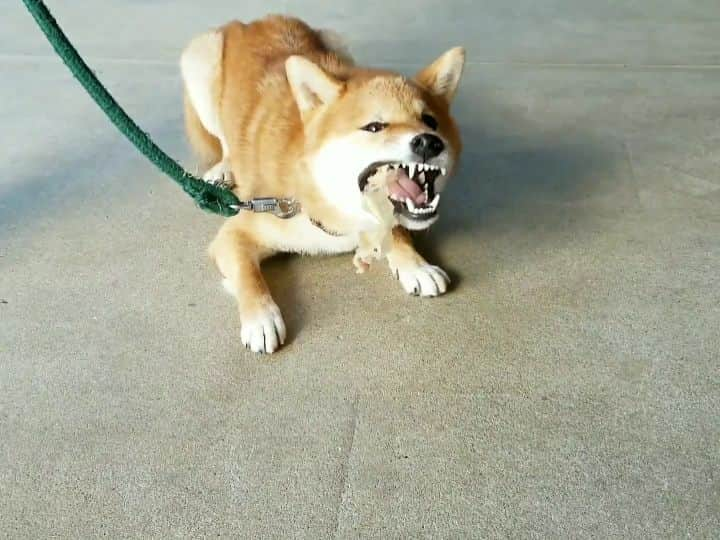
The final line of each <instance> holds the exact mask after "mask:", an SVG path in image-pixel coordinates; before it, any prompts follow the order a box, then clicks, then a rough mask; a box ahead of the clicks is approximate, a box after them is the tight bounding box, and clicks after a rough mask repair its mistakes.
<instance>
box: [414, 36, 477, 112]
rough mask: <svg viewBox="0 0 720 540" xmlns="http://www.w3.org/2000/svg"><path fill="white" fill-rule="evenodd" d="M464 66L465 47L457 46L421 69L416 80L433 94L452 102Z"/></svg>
mask: <svg viewBox="0 0 720 540" xmlns="http://www.w3.org/2000/svg"><path fill="white" fill-rule="evenodd" d="M464 66H465V49H463V48H462V47H455V48H454V49H450V50H449V51H447V52H446V53H445V54H443V55H442V56H441V57H440V58H438V59H437V60H435V61H434V62H433V63H432V64H430V65H429V66H427V67H426V68H424V69H423V70H422V71H420V72H419V73H418V74H417V75H416V76H415V80H416V81H417V82H419V83H420V84H421V85H422V86H423V87H425V88H427V89H428V90H429V91H430V92H431V93H432V94H434V95H436V96H439V97H441V98H444V99H445V101H447V102H448V103H450V102H451V101H452V99H453V97H454V96H455V92H456V91H457V87H458V83H459V82H460V77H461V76H462V72H463V67H464Z"/></svg>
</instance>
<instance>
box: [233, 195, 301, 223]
mask: <svg viewBox="0 0 720 540" xmlns="http://www.w3.org/2000/svg"><path fill="white" fill-rule="evenodd" d="M237 208H238V210H250V211H251V212H256V213H266V212H267V213H270V214H272V215H274V216H275V217H279V218H280V219H288V218H291V217H293V216H295V215H297V213H298V212H300V203H298V202H297V201H296V200H295V199H276V198H275V197H259V198H257V199H250V200H249V201H247V202H244V203H243V204H242V205H241V206H238V207H237Z"/></svg>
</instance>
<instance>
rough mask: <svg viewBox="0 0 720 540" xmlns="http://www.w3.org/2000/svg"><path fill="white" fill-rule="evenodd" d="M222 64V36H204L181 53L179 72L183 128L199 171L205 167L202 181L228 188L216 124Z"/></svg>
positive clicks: (225, 149) (228, 170)
mask: <svg viewBox="0 0 720 540" xmlns="http://www.w3.org/2000/svg"><path fill="white" fill-rule="evenodd" d="M222 60H223V34H222V32H221V31H219V30H218V31H212V32H206V33H205V34H201V35H199V36H197V37H196V38H194V39H193V40H192V41H191V42H190V44H189V45H188V46H187V48H186V49H185V50H184V51H183V53H182V56H181V57H180V70H181V72H182V77H183V81H184V83H185V128H186V130H187V134H188V139H189V140H190V144H191V145H192V147H193V149H194V150H195V152H196V153H197V154H198V156H199V158H200V160H201V161H202V165H203V167H208V170H207V171H206V172H205V174H204V176H203V178H204V179H205V180H207V181H210V182H214V183H217V182H222V183H225V184H232V183H233V179H232V172H231V168H230V157H229V151H228V145H227V142H226V140H225V136H224V135H223V132H222V129H221V122H220V98H221V95H220V94H221V82H222Z"/></svg>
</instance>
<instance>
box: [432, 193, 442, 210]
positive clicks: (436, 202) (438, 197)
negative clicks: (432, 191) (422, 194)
mask: <svg viewBox="0 0 720 540" xmlns="http://www.w3.org/2000/svg"><path fill="white" fill-rule="evenodd" d="M439 202H440V194H439V193H438V194H437V195H435V198H434V199H433V200H432V202H431V203H430V208H432V209H433V211H435V210H436V209H437V207H438V203H439Z"/></svg>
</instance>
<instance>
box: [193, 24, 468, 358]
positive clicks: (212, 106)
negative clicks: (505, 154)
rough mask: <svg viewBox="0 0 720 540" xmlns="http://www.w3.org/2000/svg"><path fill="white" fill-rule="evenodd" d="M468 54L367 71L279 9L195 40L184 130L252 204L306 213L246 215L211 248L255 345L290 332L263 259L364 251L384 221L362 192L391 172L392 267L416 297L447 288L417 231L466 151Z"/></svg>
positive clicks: (245, 336) (229, 223)
mask: <svg viewBox="0 0 720 540" xmlns="http://www.w3.org/2000/svg"><path fill="white" fill-rule="evenodd" d="M464 61H465V54H464V51H463V49H461V48H454V49H451V50H449V51H448V52H446V53H445V54H443V55H442V56H440V57H439V58H438V59H437V60H435V61H434V62H433V63H431V64H430V65H429V66H428V67H426V68H425V69H423V70H421V71H420V72H419V73H418V74H417V75H416V76H415V77H414V78H406V77H403V76H401V75H399V74H396V73H392V72H388V71H382V70H375V69H367V68H361V67H357V66H355V65H354V63H353V61H352V58H351V57H350V55H349V54H348V52H347V51H346V50H345V48H344V47H343V46H342V44H341V41H340V40H339V39H338V37H337V35H335V34H333V33H331V32H328V31H318V30H314V29H312V28H310V27H309V26H308V25H307V24H305V23H304V22H302V21H300V20H298V19H294V18H288V17H281V16H271V17H268V18H265V19H263V20H260V21H256V22H253V23H250V24H243V23H240V22H231V23H229V24H227V25H226V26H224V27H222V28H220V29H217V30H215V31H210V32H207V33H204V34H202V35H200V36H198V37H196V38H195V39H193V40H192V41H191V43H190V44H189V45H188V47H187V48H186V49H185V51H184V52H183V54H182V57H181V62H180V64H181V71H182V75H183V80H184V83H185V118H186V128H187V134H188V137H189V140H190V143H191V145H192V147H193V148H194V150H195V152H196V153H197V154H198V156H199V158H200V159H201V160H202V162H203V165H204V166H207V167H208V169H207V173H206V174H205V178H206V179H216V178H225V179H231V180H232V181H233V182H234V192H235V193H236V195H237V196H238V197H239V198H240V199H241V200H247V199H251V198H253V197H278V198H291V199H293V200H295V201H297V202H298V203H299V206H300V209H301V210H300V212H299V213H298V214H297V215H295V216H294V217H292V218H290V219H280V218H278V217H276V216H274V215H272V214H263V213H253V212H245V211H241V212H240V213H239V214H238V215H236V216H234V217H232V218H229V219H228V220H226V221H225V223H224V224H223V226H222V227H221V229H220V231H219V232H218V234H217V236H216V238H215V239H214V240H213V242H212V244H211V245H210V248H209V253H210V256H211V257H212V259H213V260H214V261H215V263H216V265H217V267H218V268H219V270H220V272H221V273H222V275H223V277H224V285H225V287H226V288H227V289H228V291H230V292H231V293H232V294H233V295H234V296H235V297H236V299H237V302H238V306H239V310H240V324H241V329H240V335H241V340H242V343H243V344H244V345H245V346H246V347H247V348H249V349H251V350H253V351H255V352H264V353H272V352H273V351H275V350H276V349H278V348H279V347H280V346H281V345H282V344H283V342H284V341H285V324H284V322H283V318H282V315H281V314H280V310H279V309H278V307H277V305H276V304H275V302H274V301H273V299H272V297H271V295H270V292H269V290H268V287H267V285H266V284H265V281H264V279H263V276H262V273H261V270H260V263H261V261H262V260H263V259H264V258H266V257H268V256H271V255H273V254H274V253H278V252H296V253H304V254H322V253H325V254H330V253H341V252H352V251H353V250H355V249H356V248H357V246H358V235H359V234H360V233H361V232H362V231H363V230H365V229H366V228H367V227H370V226H372V216H369V215H368V213H367V212H366V211H365V210H364V208H363V204H362V201H363V189H364V188H365V186H366V184H367V182H368V179H369V178H370V177H372V176H373V175H374V174H376V173H377V172H378V171H380V170H382V171H383V172H384V173H386V174H387V173H388V171H390V172H391V173H392V174H394V181H393V182H391V183H390V185H389V198H390V199H391V200H392V204H393V205H394V209H395V217H396V219H397V226H396V227H395V228H394V229H393V232H392V242H391V247H390V249H389V251H388V253H387V261H388V263H389V266H390V269H391V271H392V273H393V274H394V275H395V277H396V278H397V279H398V280H399V281H400V283H401V284H402V286H403V288H404V289H405V291H407V292H408V293H410V294H414V295H418V296H427V297H430V296H437V295H440V294H443V293H444V292H446V290H447V286H448V284H449V279H448V276H447V274H446V273H445V272H444V271H443V270H442V269H440V268H438V267H437V266H433V265H432V264H429V263H428V262H426V261H425V259H423V258H422V257H421V256H420V255H419V254H418V253H417V252H416V251H415V249H414V248H413V245H412V241H411V237H410V234H409V233H408V230H421V229H426V228H428V227H429V226H430V225H432V224H433V223H434V222H435V221H436V219H437V217H438V209H439V207H440V198H441V195H440V194H441V192H442V190H443V188H444V187H445V185H446V183H447V180H448V178H449V177H450V175H451V174H452V172H453V170H454V169H455V167H456V164H457V161H458V157H459V155H460V150H461V142H460V135H459V132H458V129H457V126H456V124H455V122H454V120H453V118H452V117H451V116H450V112H449V109H450V103H451V101H452V99H453V96H454V94H455V92H456V89H457V87H458V83H459V81H460V77H461V74H462V70H463V65H464Z"/></svg>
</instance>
